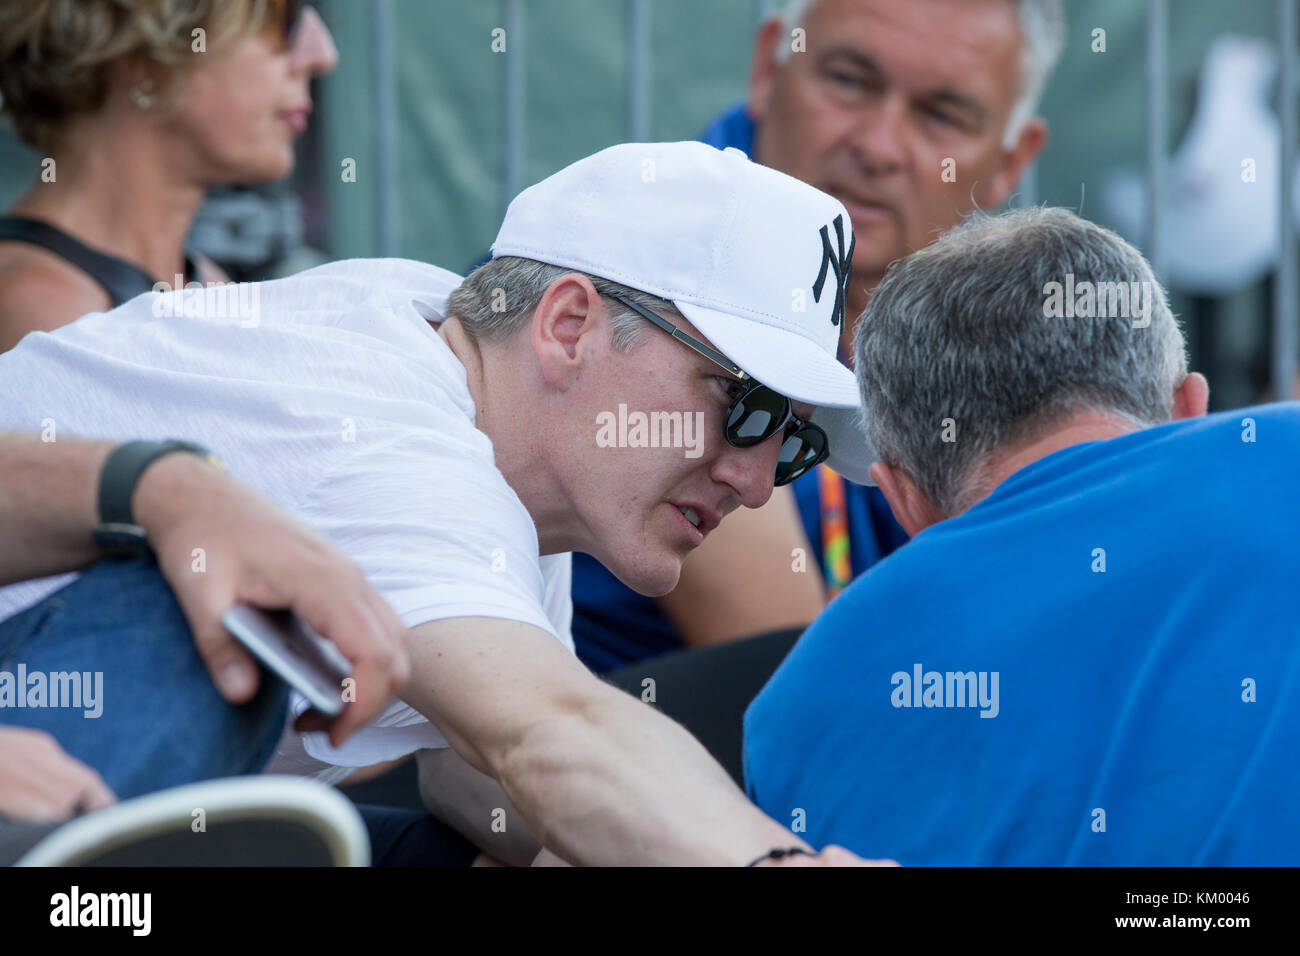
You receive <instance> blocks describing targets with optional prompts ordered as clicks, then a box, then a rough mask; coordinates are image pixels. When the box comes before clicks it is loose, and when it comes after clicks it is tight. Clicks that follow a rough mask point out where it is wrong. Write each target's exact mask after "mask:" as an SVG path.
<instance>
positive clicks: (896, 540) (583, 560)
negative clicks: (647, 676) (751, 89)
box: [573, 103, 907, 673]
mask: <svg viewBox="0 0 1300 956" xmlns="http://www.w3.org/2000/svg"><path fill="white" fill-rule="evenodd" d="M754 130H755V127H754V121H753V120H752V119H750V118H749V116H748V114H747V113H746V111H745V104H744V103H737V104H735V105H734V106H732V107H730V108H729V109H727V110H724V111H723V112H722V113H720V114H719V115H718V116H717V117H716V118H714V120H713V122H711V123H710V124H709V126H708V129H706V130H705V132H704V135H703V136H701V137H700V138H701V140H703V141H704V142H706V143H708V144H709V145H710V146H716V147H717V148H718V149H725V148H727V147H728V146H734V147H736V148H737V149H740V150H742V151H743V152H744V153H745V154H746V155H749V156H753V150H754ZM792 487H793V489H794V494H795V498H796V500H797V502H798V505H799V515H800V517H801V518H802V520H803V524H804V530H805V531H807V533H808V539H809V543H810V544H811V545H812V551H813V554H814V555H815V556H816V561H817V564H818V566H819V567H820V566H821V563H822V560H823V552H822V524H821V495H820V491H819V488H818V481H817V474H816V472H815V471H814V472H812V473H809V474H807V475H805V476H804V477H803V478H800V479H799V480H798V481H796V482H795V483H794V485H793V486H792ZM844 491H845V494H844V497H845V501H844V505H845V511H846V522H847V525H848V531H849V558H850V564H851V565H852V571H853V574H855V575H857V574H861V573H862V572H864V571H866V570H867V568H869V567H871V566H872V565H873V564H875V563H876V562H877V561H879V560H880V559H881V558H882V557H884V556H885V555H887V554H889V553H890V552H891V551H893V550H894V549H895V548H898V547H900V546H901V545H902V544H903V543H904V542H906V541H907V534H906V533H905V532H904V531H903V529H902V528H901V527H899V525H898V523H897V522H896V521H895V520H894V516H893V514H892V513H891V512H890V510H889V505H888V503H887V502H886V501H885V497H884V495H882V494H881V493H880V491H879V490H877V489H875V488H867V487H864V486H861V485H855V484H853V483H852V482H845V489H844ZM573 643H574V646H575V647H576V649H577V652H578V657H579V658H581V659H582V661H583V662H584V663H585V664H586V665H587V666H588V667H590V668H591V669H592V670H594V671H596V672H597V673H604V672H605V671H608V670H613V669H615V668H618V667H622V666H624V665H627V664H632V663H634V662H636V661H639V660H643V659H645V658H649V657H657V656H658V655H660V654H666V653H668V652H670V651H676V650H680V649H681V648H682V639H681V636H680V635H679V634H678V633H677V628H676V627H674V626H673V624H672V623H671V622H670V621H669V620H668V618H666V617H665V616H664V615H663V614H662V613H661V612H660V610H659V605H658V602H656V601H655V600H654V599H653V598H647V597H642V596H641V595H639V594H637V593H636V592H635V591H633V590H632V589H631V588H629V587H627V586H626V585H624V584H623V583H622V582H620V581H619V580H618V578H616V577H614V575H612V574H610V573H609V572H608V571H606V570H605V568H604V566H603V565H602V564H600V562H598V561H597V560H596V559H595V558H592V557H591V556H590V555H586V554H575V555H574V556H573Z"/></svg>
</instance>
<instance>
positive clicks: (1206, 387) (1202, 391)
mask: <svg viewBox="0 0 1300 956" xmlns="http://www.w3.org/2000/svg"><path fill="white" fill-rule="evenodd" d="M1209 407H1210V383H1209V382H1207V381H1206V380H1205V376H1204V375H1202V374H1201V373H1200V372H1191V373H1190V374H1188V376H1187V378H1185V379H1183V381H1182V384H1180V385H1179V386H1178V387H1177V388H1175V389H1174V410H1173V420H1174V421H1178V420H1179V419H1180V418H1199V417H1200V416H1202V415H1204V414H1205V412H1206V411H1207V410H1208V409H1209Z"/></svg>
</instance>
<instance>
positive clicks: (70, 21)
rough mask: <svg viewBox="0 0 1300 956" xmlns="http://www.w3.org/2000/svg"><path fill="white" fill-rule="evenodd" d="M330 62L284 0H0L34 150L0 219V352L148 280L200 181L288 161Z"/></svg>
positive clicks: (261, 171)
mask: <svg viewBox="0 0 1300 956" xmlns="http://www.w3.org/2000/svg"><path fill="white" fill-rule="evenodd" d="M336 62H337V54H336V52H335V49H334V44H333V40H332V39H331V37H330V34H329V31H328V30H327V29H326V27H325V24H324V23H323V22H322V21H321V19H320V17H319V16H318V15H317V13H316V11H315V10H313V9H312V8H311V7H304V6H303V5H302V4H301V3H300V2H298V0H223V2H219V3H218V2H207V0H78V2H77V3H64V2H60V0H0V96H2V97H3V110H4V112H5V113H7V114H9V115H10V116H11V117H12V120H13V123H14V126H15V128H16V130H17V133H18V135H19V136H20V137H21V138H22V139H23V141H24V142H26V143H27V144H28V145H29V146H31V147H33V148H34V149H35V150H36V151H37V153H38V155H39V156H40V158H41V166H40V170H39V175H37V176H36V177H35V180H36V181H35V183H34V184H33V185H32V187H31V189H30V190H28V192H27V193H26V194H25V195H23V196H22V197H21V198H20V199H19V200H18V202H17V203H15V204H14V205H13V206H12V207H10V208H9V209H8V210H7V211H6V213H5V215H4V216H3V217H0V351H4V350H6V349H9V348H12V347H13V346H14V345H15V344H17V342H18V340H19V339H21V338H22V337H23V336H24V335H26V334H27V333H28V332H31V331H34V330H49V329H54V328H57V327H59V326H61V325H64V324H66V323H68V322H71V321H72V320H74V319H75V318H77V317H78V316H80V315H84V314H85V313H87V312H94V311H101V310H104V309H108V308H112V307H113V306H116V305H119V304H120V303H121V302H123V301H125V300H126V299H128V298H130V297H132V296H134V295H136V294H138V293H140V292H143V291H147V290H148V289H150V288H151V287H152V286H153V284H154V283H155V282H159V281H162V282H167V283H168V284H173V283H175V277H176V276H177V275H182V276H184V278H185V280H186V281H191V280H198V281H219V280H220V279H221V278H222V276H221V274H220V272H219V270H217V269H216V267H215V266H214V265H213V264H211V263H210V262H206V261H199V262H197V263H196V262H195V261H193V260H192V259H190V258H188V257H187V256H186V254H185V248H184V244H185V237H186V234H187V233H188V232H189V229H190V224H191V222H192V221H193V219H194V215H195V212H196V211H197V209H198V207H199V203H200V201H201V200H202V198H203V194H204V192H205V190H207V189H208V188H209V187H212V186H217V185H223V184H233V183H254V182H267V181H271V180H275V179H279V178H281V177H283V176H286V175H288V173H289V172H290V171H291V170H292V168H293V161H294V154H293V141H294V139H295V138H296V137H297V135H298V134H299V133H301V132H302V131H303V129H304V128H305V127H306V123H307V117H308V116H309V114H310V113H311V108H312V104H311V96H310V92H309V85H310V82H311V79H312V78H313V77H315V76H319V75H321V74H323V73H327V72H329V71H330V70H331V69H333V68H334V65H335V63H336Z"/></svg>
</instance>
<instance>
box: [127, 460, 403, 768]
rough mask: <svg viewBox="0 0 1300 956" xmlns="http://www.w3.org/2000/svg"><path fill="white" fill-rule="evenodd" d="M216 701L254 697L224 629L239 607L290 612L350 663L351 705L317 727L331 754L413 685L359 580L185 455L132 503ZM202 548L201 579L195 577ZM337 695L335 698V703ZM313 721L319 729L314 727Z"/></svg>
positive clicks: (253, 674) (329, 553) (297, 528)
mask: <svg viewBox="0 0 1300 956" xmlns="http://www.w3.org/2000/svg"><path fill="white" fill-rule="evenodd" d="M132 510H133V511H134V513H135V517H136V520H137V521H138V522H139V523H140V524H141V526H143V527H144V529H145V531H146V533H147V535H148V539H149V542H150V543H151V545H152V546H153V549H154V552H155V553H156V554H157V556H158V566H159V568H161V570H162V573H163V575H164V576H165V577H166V578H167V581H168V583H169V584H170V585H171V587H172V590H173V591H174V592H175V594H176V599H177V601H179V602H180V605H181V608H182V609H183V610H184V612H185V616H186V618H187V620H188V621H189V624H190V630H191V631H192V632H193V634H194V641H195V644H196V645H197V646H198V650H199V653H200V654H201V655H202V657H203V660H204V662H205V663H206V664H207V667H208V670H209V672H210V673H211V674H212V679H213V681H215V682H216V685H217V687H218V689H219V690H220V691H221V693H222V695H223V696H224V697H225V698H226V699H227V700H229V701H230V702H231V703H233V704H240V703H244V702H246V701H248V700H249V699H250V698H251V697H252V696H253V695H254V694H255V693H256V691H257V684H258V670H257V666H256V665H255V663H254V661H253V659H252V658H251V657H250V656H249V655H248V653H247V652H246V651H244V649H243V647H242V646H241V645H240V644H238V643H237V642H236V641H235V639H234V638H233V637H232V636H231V635H230V633H229V632H228V631H227V630H226V629H225V627H224V626H223V625H222V623H221V615H222V614H224V613H225V612H226V611H227V610H228V609H229V608H230V607H231V606H232V605H234V604H236V603H240V602H243V603H247V604H252V605H254V606H257V607H264V608H290V609H291V610H293V612H294V613H295V614H297V615H298V616H299V617H301V618H302V619H303V620H304V621H306V622H307V623H308V624H309V625H311V626H312V627H313V628H315V629H316V630H317V631H318V632H319V633H320V634H321V635H322V636H324V637H327V638H329V639H330V640H331V641H333V642H334V643H335V644H336V645H337V646H338V648H339V650H340V651H341V652H342V653H343V656H344V657H346V658H347V659H348V660H349V661H351V663H352V677H353V678H354V679H355V681H356V686H355V691H356V699H355V701H354V702H351V703H349V704H348V705H347V706H346V707H345V708H344V710H343V713H342V714H341V715H340V716H339V717H338V718H336V719H335V720H333V721H332V722H329V723H328V724H326V722H325V720H324V718H323V716H322V715H320V714H314V713H312V714H310V715H308V714H305V715H303V717H304V719H303V720H301V721H300V724H299V726H300V728H302V729H324V728H325V727H326V726H328V729H329V733H330V742H331V743H332V744H334V745H335V746H338V745H339V744H341V743H342V742H343V741H344V740H346V739H347V737H348V736H349V735H351V734H352V732H353V731H355V730H357V729H358V728H360V727H363V726H364V725H366V724H367V723H369V722H370V721H371V720H373V719H374V718H375V717H376V716H378V715H379V713H380V712H381V711H382V710H383V708H384V707H385V705H386V704H387V703H388V701H389V700H390V699H391V698H392V696H393V694H394V693H395V692H396V690H397V688H398V687H400V686H401V685H402V684H404V683H405V682H406V680H407V679H408V678H409V677H410V672H411V665H410V659H409V657H408V656H407V651H406V628H405V627H403V625H402V622H401V621H400V620H399V619H398V617H397V615H396V614H395V613H394V612H393V609H392V608H391V607H390V606H389V605H388V603H387V602H386V601H385V600H384V599H383V598H382V597H380V596H379V594H378V593H377V592H376V591H375V590H374V589H373V588H372V587H371V586H370V585H369V583H368V582H367V581H366V579H365V576H364V575H363V574H362V573H361V569H360V568H358V567H357V566H356V564H354V563H353V562H352V561H351V560H349V559H348V558H347V557H346V556H345V555H344V554H343V553H342V552H341V551H339V550H338V549H337V548H335V547H334V545H332V544H331V543H330V542H329V541H328V540H327V539H326V538H325V537H324V536H323V535H320V534H318V533H316V532H315V531H312V530H310V529H308V528H306V527H304V526H302V525H301V524H299V523H298V522H297V521H295V520H294V519H293V518H292V517H290V516H289V515H288V514H286V513H285V512H283V511H281V510H280V509H279V508H278V507H276V506H275V505H274V504H272V503H271V502H270V501H268V500H267V499H265V498H263V497H262V496H261V495H259V494H257V493H256V492H255V491H253V490H252V489H249V488H247V487H245V486H243V485H242V484H240V483H239V482H237V481H235V480H234V479H232V478H231V477H229V476H228V475H226V474H225V473H224V472H222V471H221V470H220V469H218V468H216V467H215V466H214V465H212V464H210V463H208V462H205V461H202V460H200V459H198V458H196V457H194V456H192V455H186V454H171V455H167V456H166V457H164V458H162V459H160V460H158V461H157V462H156V463H154V464H153V465H151V466H150V467H149V468H148V469H147V470H146V471H145V473H144V475H143V476H142V477H141V479H140V482H139V484H138V485H137V486H136V491H135V495H134V498H133V501H132ZM198 548H201V549H202V554H203V564H202V568H203V570H201V571H200V570H195V561H196V557H195V549H198ZM340 692H341V691H340ZM314 718H317V719H314Z"/></svg>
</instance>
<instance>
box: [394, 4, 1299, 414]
mask: <svg viewBox="0 0 1300 956" xmlns="http://www.w3.org/2000/svg"><path fill="white" fill-rule="evenodd" d="M624 2H625V3H626V4H627V7H628V36H627V57H626V64H627V73H628V91H629V92H628V102H627V138H628V140H629V141H630V142H640V141H645V140H646V139H648V134H649V130H650V117H651V110H652V108H653V103H652V102H651V82H650V69H651V57H652V52H651V48H650V46H651V45H650V26H651V23H650V17H651V10H652V3H651V0H624ZM1146 2H1147V19H1146V58H1145V70H1146V137H1147V143H1146V185H1147V192H1148V202H1147V229H1146V235H1147V240H1146V249H1145V250H1144V251H1145V253H1146V256H1147V259H1148V260H1149V261H1150V262H1151V265H1152V268H1153V269H1154V270H1155V272H1156V275H1157V276H1160V275H1162V274H1163V271H1164V249H1163V248H1162V241H1161V234H1160V228H1161V223H1162V219H1163V216H1164V209H1163V205H1164V201H1165V193H1164V184H1165V180H1166V167H1167V163H1168V143H1167V142H1166V135H1165V133H1166V129H1167V126H1168V116H1169V88H1168V54H1167V45H1166V39H1167V36H1168V30H1169V4H1168V2H1167V0H1146ZM501 3H502V8H503V20H504V23H505V29H506V32H507V35H508V36H510V37H511V44H512V45H511V55H510V56H508V57H504V58H503V60H504V67H503V68H504V70H505V83H504V92H503V97H504V103H503V111H502V113H503V117H504V120H503V122H504V129H503V134H504V135H503V138H502V141H503V155H502V157H501V170H502V172H501V175H502V180H503V186H504V188H503V195H504V196H505V198H506V201H507V202H508V201H509V199H510V198H512V197H513V196H514V195H515V194H517V193H518V192H519V191H520V189H521V188H522V186H523V181H522V179H523V169H524V158H525V155H526V149H527V144H526V142H525V128H526V127H525V119H526V117H525V109H526V106H525V90H524V62H525V57H526V56H527V46H526V31H525V29H524V25H525V24H524V17H525V9H526V6H527V3H526V0H501ZM371 4H372V8H373V10H372V23H373V34H372V43H373V54H374V55H373V57H372V64H373V70H374V75H373V77H372V89H373V91H374V92H373V96H374V105H373V110H374V121H375V161H376V165H377V169H378V170H379V173H380V175H377V176H375V177H373V179H372V182H373V183H374V203H375V210H376V229H377V244H378V252H379V254H380V255H382V256H390V255H394V254H396V247H397V221H396V217H397V190H398V185H397V181H396V175H395V170H396V147H395V135H394V131H395V128H396V123H397V114H396V102H395V96H394V75H393V55H392V48H393V43H392V32H393V16H392V9H391V0H371ZM778 5H779V4H778V0H755V2H754V19H755V23H756V24H757V23H758V22H761V21H762V20H763V19H764V18H765V17H767V16H768V15H770V14H771V13H772V12H773V11H774V10H775V9H776V8H777V7H778ZM1276 8H1277V37H1278V44H1279V46H1280V51H1279V53H1280V57H1279V59H1280V63H1281V70H1280V74H1279V102H1278V112H1279V115H1280V118H1281V155H1280V156H1279V168H1280V170H1281V175H1282V192H1281V204H1282V245H1281V254H1280V258H1279V265H1278V272H1277V281H1276V284H1275V294H1274V298H1273V315H1272V325H1271V336H1270V338H1271V344H1270V353H1271V361H1270V385H1271V390H1272V393H1273V395H1274V396H1275V397H1278V398H1285V397H1287V396H1290V395H1291V394H1292V393H1293V390H1294V388H1295V385H1296V380H1297V364H1298V363H1300V353H1298V350H1297V340H1298V338H1300V336H1298V335H1297V316H1298V315H1300V275H1298V274H1297V271H1298V270H1297V260H1296V226H1295V203H1294V195H1293V194H1294V188H1293V184H1294V178H1293V176H1294V171H1295V169H1296V150H1297V136H1296V122H1297V108H1298V104H1297V93H1298V89H1297V87H1298V85H1300V77H1298V76H1297V66H1296V58H1297V50H1296V29H1297V20H1298V18H1300V0H1276ZM1035 198H1036V190H1035V179H1034V170H1033V169H1032V168H1031V169H1030V170H1029V171H1028V173H1027V174H1026V176H1025V177H1024V180H1023V181H1022V183H1021V184H1020V187H1019V190H1018V195H1017V200H1016V201H1017V202H1019V203H1021V204H1028V203H1032V202H1034V201H1035ZM503 212H504V210H503Z"/></svg>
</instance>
